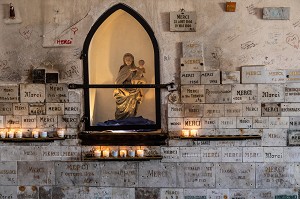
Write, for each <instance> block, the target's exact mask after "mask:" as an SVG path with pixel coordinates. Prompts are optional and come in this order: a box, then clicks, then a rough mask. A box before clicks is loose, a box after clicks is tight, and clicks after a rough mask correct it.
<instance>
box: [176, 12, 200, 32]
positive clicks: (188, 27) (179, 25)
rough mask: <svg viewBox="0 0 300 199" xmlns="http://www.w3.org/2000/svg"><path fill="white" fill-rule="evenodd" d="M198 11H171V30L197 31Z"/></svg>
mask: <svg viewBox="0 0 300 199" xmlns="http://www.w3.org/2000/svg"><path fill="white" fill-rule="evenodd" d="M196 19H197V15H196V12H186V11H184V10H180V11H179V12H170V31H171V32H195V31H196Z"/></svg>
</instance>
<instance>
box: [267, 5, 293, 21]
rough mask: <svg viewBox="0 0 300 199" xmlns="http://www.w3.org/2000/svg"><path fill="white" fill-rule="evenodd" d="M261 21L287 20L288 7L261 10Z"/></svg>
mask: <svg viewBox="0 0 300 199" xmlns="http://www.w3.org/2000/svg"><path fill="white" fill-rule="evenodd" d="M263 19H269V20H289V19H290V8H289V7H278V8H277V7H266V8H263Z"/></svg>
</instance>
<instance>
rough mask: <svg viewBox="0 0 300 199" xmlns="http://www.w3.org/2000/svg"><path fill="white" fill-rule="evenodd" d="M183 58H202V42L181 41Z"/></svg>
mask: <svg viewBox="0 0 300 199" xmlns="http://www.w3.org/2000/svg"><path fill="white" fill-rule="evenodd" d="M182 56H183V57H203V42H201V41H192V40H191V41H183V42H182Z"/></svg>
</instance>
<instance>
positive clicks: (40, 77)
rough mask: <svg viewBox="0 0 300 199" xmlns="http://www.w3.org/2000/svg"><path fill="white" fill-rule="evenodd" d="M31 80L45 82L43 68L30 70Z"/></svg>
mask: <svg viewBox="0 0 300 199" xmlns="http://www.w3.org/2000/svg"><path fill="white" fill-rule="evenodd" d="M32 82H33V83H38V84H44V83H45V69H34V70H33V71H32Z"/></svg>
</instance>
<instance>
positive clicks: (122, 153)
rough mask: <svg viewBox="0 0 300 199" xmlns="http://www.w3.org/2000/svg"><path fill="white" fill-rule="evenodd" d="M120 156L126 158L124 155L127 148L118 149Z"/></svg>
mask: <svg viewBox="0 0 300 199" xmlns="http://www.w3.org/2000/svg"><path fill="white" fill-rule="evenodd" d="M120 156H121V157H122V158H126V156H127V150H125V149H122V150H120Z"/></svg>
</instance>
